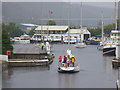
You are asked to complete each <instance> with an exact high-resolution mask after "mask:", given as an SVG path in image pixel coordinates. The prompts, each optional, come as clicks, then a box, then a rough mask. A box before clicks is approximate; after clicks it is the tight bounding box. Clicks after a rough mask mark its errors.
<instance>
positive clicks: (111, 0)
mask: <svg viewBox="0 0 120 90" xmlns="http://www.w3.org/2000/svg"><path fill="white" fill-rule="evenodd" d="M1 1H2V2H115V1H120V0H1Z"/></svg>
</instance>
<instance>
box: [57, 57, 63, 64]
mask: <svg viewBox="0 0 120 90" xmlns="http://www.w3.org/2000/svg"><path fill="white" fill-rule="evenodd" d="M58 59H59V64H62V56H59V58H58Z"/></svg>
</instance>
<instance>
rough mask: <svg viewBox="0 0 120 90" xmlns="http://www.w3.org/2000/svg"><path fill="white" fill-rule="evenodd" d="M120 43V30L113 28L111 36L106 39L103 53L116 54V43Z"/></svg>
mask: <svg viewBox="0 0 120 90" xmlns="http://www.w3.org/2000/svg"><path fill="white" fill-rule="evenodd" d="M119 43H120V31H119V30H112V31H111V34H110V37H109V38H107V39H106V41H105V42H104V46H103V55H112V56H115V55H116V54H115V51H116V45H117V44H119Z"/></svg>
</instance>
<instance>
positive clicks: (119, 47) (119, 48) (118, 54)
mask: <svg viewBox="0 0 120 90" xmlns="http://www.w3.org/2000/svg"><path fill="white" fill-rule="evenodd" d="M116 59H120V44H119V45H116Z"/></svg>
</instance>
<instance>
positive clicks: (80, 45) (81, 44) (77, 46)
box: [75, 42, 86, 48]
mask: <svg viewBox="0 0 120 90" xmlns="http://www.w3.org/2000/svg"><path fill="white" fill-rule="evenodd" d="M75 47H76V48H85V47H86V44H85V43H83V42H80V43H76V45H75Z"/></svg>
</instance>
